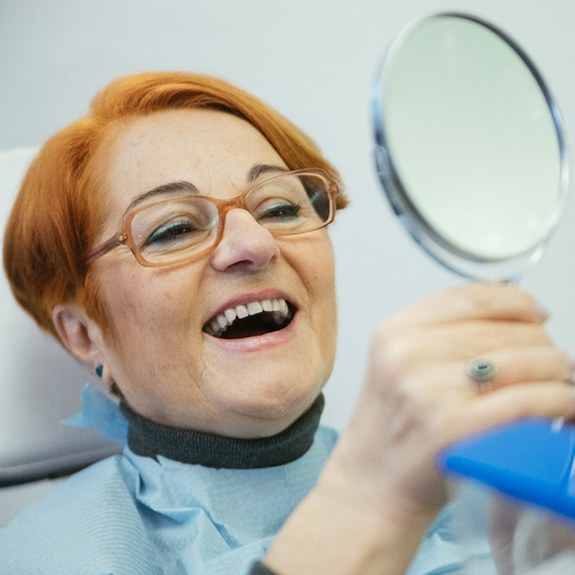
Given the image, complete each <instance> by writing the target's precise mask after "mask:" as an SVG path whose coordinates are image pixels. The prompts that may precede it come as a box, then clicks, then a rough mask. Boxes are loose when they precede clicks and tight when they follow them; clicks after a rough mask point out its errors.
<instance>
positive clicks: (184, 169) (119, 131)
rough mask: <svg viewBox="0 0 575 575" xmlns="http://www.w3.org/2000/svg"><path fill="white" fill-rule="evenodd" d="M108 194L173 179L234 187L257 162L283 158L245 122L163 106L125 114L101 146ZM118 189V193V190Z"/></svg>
mask: <svg viewBox="0 0 575 575" xmlns="http://www.w3.org/2000/svg"><path fill="white" fill-rule="evenodd" d="M103 154H104V158H102V159H103V164H104V165H103V168H104V177H105V179H106V184H107V185H106V187H107V189H108V190H109V192H110V194H111V195H112V196H115V195H116V194H117V193H121V194H122V196H125V194H127V195H128V197H127V199H129V196H131V195H137V194H138V193H142V192H144V191H146V190H147V189H151V188H153V187H155V186H158V185H161V184H165V183H168V182H172V181H177V180H186V181H191V182H192V183H194V184H195V185H197V186H202V187H205V186H209V187H215V186H218V185H220V184H225V183H230V182H232V183H235V184H236V185H238V186H240V185H241V184H242V182H243V181H244V180H245V177H246V174H247V172H248V171H249V169H250V168H251V167H252V166H253V165H254V164H257V163H262V162H265V163H274V164H278V165H282V166H284V165H285V163H284V162H283V160H282V159H281V157H280V156H279V155H278V154H277V152H276V151H275V150H274V148H273V147H272V146H271V144H270V143H269V142H268V141H267V140H266V139H265V137H264V136H263V135H262V134H261V133H260V132H259V131H258V130H257V129H256V128H255V127H254V126H252V125H251V124H250V123H248V122H247V121H245V120H242V119H240V118H238V117H236V116H233V115H231V114H227V113H225V112H219V111H215V110H202V109H193V110H169V111H161V112H155V113H153V114H150V115H148V116H144V117H138V118H135V119H130V120H129V121H127V122H125V123H123V124H122V125H120V126H118V127H117V128H116V129H115V131H114V132H113V133H112V134H111V137H110V138H109V139H108V141H107V142H106V143H105V144H104V146H103ZM120 191H121V192H120Z"/></svg>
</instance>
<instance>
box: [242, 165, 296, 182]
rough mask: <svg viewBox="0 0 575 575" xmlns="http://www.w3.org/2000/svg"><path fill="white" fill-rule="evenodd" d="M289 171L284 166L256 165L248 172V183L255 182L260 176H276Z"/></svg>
mask: <svg viewBox="0 0 575 575" xmlns="http://www.w3.org/2000/svg"><path fill="white" fill-rule="evenodd" d="M289 171H290V170H289V168H286V167H284V166H277V165H275V164H256V165H255V166H254V167H253V168H252V169H251V170H250V171H249V172H248V183H251V182H255V181H256V180H257V179H258V178H259V177H260V176H262V175H264V174H277V173H282V172H289Z"/></svg>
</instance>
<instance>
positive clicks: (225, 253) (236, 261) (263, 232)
mask: <svg viewBox="0 0 575 575" xmlns="http://www.w3.org/2000/svg"><path fill="white" fill-rule="evenodd" d="M278 256H279V248H278V245H277V243H276V241H275V239H274V237H273V236H272V235H271V233H270V232H269V231H268V230H267V229H265V228H264V227H263V226H261V225H260V224H258V223H257V222H256V220H255V219H254V218H253V217H252V215H251V214H250V213H249V212H248V211H246V210H243V209H233V210H231V211H229V212H228V214H227V215H226V220H225V224H224V231H223V235H222V239H221V241H220V243H219V244H218V245H217V247H216V249H215V250H214V251H213V253H212V258H211V265H212V267H213V268H214V269H216V270H218V271H227V270H230V269H233V270H244V271H259V270H262V269H265V268H266V267H267V266H269V265H270V264H271V263H272V262H273V261H275V260H276V259H277V257H278Z"/></svg>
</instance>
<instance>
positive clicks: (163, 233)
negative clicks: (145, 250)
mask: <svg viewBox="0 0 575 575" xmlns="http://www.w3.org/2000/svg"><path fill="white" fill-rule="evenodd" d="M200 231H201V230H200V229H198V227H197V226H196V225H195V223H194V222H193V221H191V220H179V221H174V222H169V223H167V224H165V225H162V226H160V227H159V228H157V229H155V230H154V231H153V232H152V233H151V234H150V235H149V236H148V238H147V239H146V241H145V242H144V244H143V245H144V246H148V247H149V246H151V245H153V244H164V243H168V242H173V241H182V240H184V239H185V236H190V235H193V234H197V233H198V232H200Z"/></svg>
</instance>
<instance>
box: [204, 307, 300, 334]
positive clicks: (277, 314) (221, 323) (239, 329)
mask: <svg viewBox="0 0 575 575" xmlns="http://www.w3.org/2000/svg"><path fill="white" fill-rule="evenodd" d="M295 312H296V309H295V307H294V306H293V305H292V304H291V303H289V302H287V301H286V300H285V299H265V300H258V301H253V302H250V303H247V304H245V305H244V304H241V305H236V306H234V307H229V308H227V309H226V310H224V311H223V312H222V313H219V314H217V315H216V316H215V317H213V318H212V319H210V320H209V321H208V322H207V323H206V324H205V325H204V327H203V330H204V332H205V333H207V334H208V335H211V336H213V337H217V338H220V339H241V338H245V337H255V336H258V335H264V334H266V333H271V332H274V331H279V330H280V329H284V328H285V327H287V326H288V325H289V324H290V323H291V321H292V319H293V317H294V315H295Z"/></svg>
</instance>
